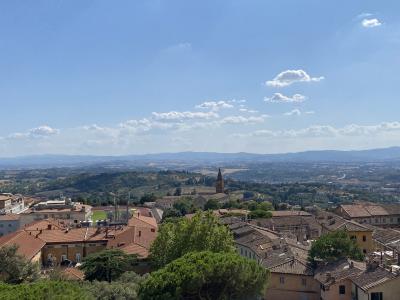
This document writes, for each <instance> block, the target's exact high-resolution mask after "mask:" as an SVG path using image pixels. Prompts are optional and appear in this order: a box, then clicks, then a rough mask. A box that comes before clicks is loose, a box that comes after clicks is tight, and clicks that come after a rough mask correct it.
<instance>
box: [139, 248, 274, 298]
mask: <svg viewBox="0 0 400 300" xmlns="http://www.w3.org/2000/svg"><path fill="white" fill-rule="evenodd" d="M268 274H269V273H268V270H266V269H265V268H263V267H261V266H260V265H259V264H258V263H257V262H256V261H253V260H249V259H246V258H243V257H241V256H239V255H237V254H235V253H229V254H224V253H213V252H209V251H205V252H193V253H188V254H186V255H185V256H183V257H181V258H179V259H177V260H175V261H173V262H172V263H170V264H168V265H166V266H165V267H164V268H162V269H160V270H158V271H156V272H153V273H152V274H151V275H150V276H149V278H148V279H147V280H145V281H144V282H143V284H142V285H141V287H140V290H139V295H140V297H141V299H143V300H158V299H159V300H162V299H171V300H172V299H214V300H222V299H252V298H256V297H257V296H260V295H262V294H263V292H264V290H265V287H266V284H267V280H268Z"/></svg>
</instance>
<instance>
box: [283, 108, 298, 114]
mask: <svg viewBox="0 0 400 300" xmlns="http://www.w3.org/2000/svg"><path fill="white" fill-rule="evenodd" d="M284 115H285V116H300V115H301V111H300V110H299V109H297V108H295V109H293V110H291V111H288V112H285V113H284Z"/></svg>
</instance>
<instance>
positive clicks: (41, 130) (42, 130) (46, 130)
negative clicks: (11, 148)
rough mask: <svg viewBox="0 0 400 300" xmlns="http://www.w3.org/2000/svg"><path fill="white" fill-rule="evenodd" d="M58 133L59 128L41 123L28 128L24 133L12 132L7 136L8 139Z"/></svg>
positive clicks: (43, 136)
mask: <svg viewBox="0 0 400 300" xmlns="http://www.w3.org/2000/svg"><path fill="white" fill-rule="evenodd" d="M59 133H60V130H59V129H55V128H52V127H50V126H47V125H42V126H39V127H35V128H32V129H29V130H28V131H27V132H24V133H20V132H17V133H12V134H10V135H9V136H8V137H7V138H8V139H25V138H45V137H49V136H52V135H57V134H59Z"/></svg>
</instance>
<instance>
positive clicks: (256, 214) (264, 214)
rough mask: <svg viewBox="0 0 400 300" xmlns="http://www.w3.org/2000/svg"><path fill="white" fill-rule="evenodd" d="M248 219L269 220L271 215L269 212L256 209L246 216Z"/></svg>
mask: <svg viewBox="0 0 400 300" xmlns="http://www.w3.org/2000/svg"><path fill="white" fill-rule="evenodd" d="M248 217H249V218H250V219H261V218H271V217H272V213H271V212H270V211H266V210H261V209H256V210H252V211H251V212H250V213H249V214H248Z"/></svg>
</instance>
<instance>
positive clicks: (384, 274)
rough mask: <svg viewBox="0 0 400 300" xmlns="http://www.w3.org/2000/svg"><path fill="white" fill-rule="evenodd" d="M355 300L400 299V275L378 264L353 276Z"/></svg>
mask: <svg viewBox="0 0 400 300" xmlns="http://www.w3.org/2000/svg"><path fill="white" fill-rule="evenodd" d="M352 296H353V298H352V299H353V300H399V299H400V276H399V273H398V272H391V271H390V270H387V269H384V268H382V267H381V266H378V265H377V264H376V265H375V266H374V265H369V266H368V267H367V270H366V271H364V272H363V273H361V274H360V275H358V276H355V277H354V278H352Z"/></svg>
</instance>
